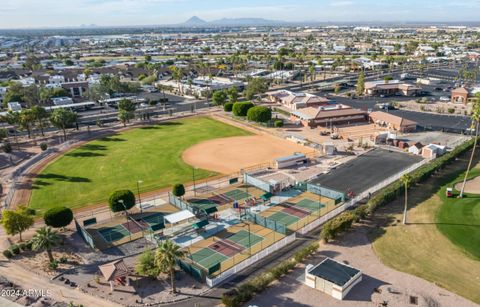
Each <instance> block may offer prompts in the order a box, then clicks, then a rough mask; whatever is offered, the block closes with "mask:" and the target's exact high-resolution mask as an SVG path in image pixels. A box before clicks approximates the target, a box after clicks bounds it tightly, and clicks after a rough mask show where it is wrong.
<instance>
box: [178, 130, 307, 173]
mask: <svg viewBox="0 0 480 307" xmlns="http://www.w3.org/2000/svg"><path fill="white" fill-rule="evenodd" d="M295 152H302V153H311V152H313V149H312V148H308V147H304V146H301V145H298V144H295V143H293V142H290V141H287V140H283V139H280V138H277V137H275V136H271V135H267V134H261V135H254V136H239V137H229V138H221V139H214V140H209V141H205V142H202V143H199V144H196V145H194V146H192V147H190V148H188V149H187V150H185V151H184V152H183V155H182V158H183V160H184V161H185V162H186V163H188V164H190V165H192V166H195V167H198V168H202V169H207V170H211V171H215V172H218V173H222V174H230V173H233V172H238V170H239V169H241V168H246V167H250V166H254V165H258V164H263V163H267V162H272V161H273V159H275V158H279V157H283V156H288V155H291V154H293V153H295Z"/></svg>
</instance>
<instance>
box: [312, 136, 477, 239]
mask: <svg viewBox="0 0 480 307" xmlns="http://www.w3.org/2000/svg"><path fill="white" fill-rule="evenodd" d="M473 143H474V140H473V139H472V140H469V141H467V142H464V143H463V144H461V145H459V146H457V147H456V148H455V149H453V150H452V151H451V152H448V153H446V154H444V155H443V156H441V157H439V158H437V159H435V160H433V161H431V162H430V163H428V164H425V165H423V166H421V167H419V168H418V169H416V170H415V171H413V172H412V173H410V176H411V178H412V184H414V183H418V182H422V181H424V180H426V179H428V178H429V177H430V176H431V175H432V174H433V173H435V172H436V171H438V170H440V169H442V168H443V167H445V166H446V165H447V164H449V163H451V162H452V161H454V160H455V159H456V158H457V157H458V156H459V155H461V154H463V153H464V152H466V151H467V150H469V149H470V148H472V146H473ZM403 192H404V185H403V183H402V182H401V181H400V180H397V181H395V182H393V183H391V184H390V185H388V186H387V187H385V188H383V189H382V190H381V192H379V193H377V194H375V195H374V196H373V197H372V198H370V200H369V201H368V202H367V204H366V205H362V206H359V207H357V208H356V209H355V210H353V211H347V212H343V213H342V214H340V215H338V216H337V217H335V218H333V219H331V220H329V221H328V222H326V223H325V224H324V225H323V228H322V232H321V233H320V238H321V239H323V240H325V241H329V240H333V239H334V238H335V237H336V236H337V235H338V234H340V233H342V232H344V231H346V230H348V229H349V228H350V227H351V226H352V224H353V222H358V221H359V220H361V219H362V218H365V217H366V216H367V215H368V214H372V213H373V212H375V211H376V210H377V209H378V208H379V207H381V206H384V205H386V204H388V203H389V202H391V201H392V200H394V199H395V198H396V197H397V196H398V195H401V194H402V193H403Z"/></svg>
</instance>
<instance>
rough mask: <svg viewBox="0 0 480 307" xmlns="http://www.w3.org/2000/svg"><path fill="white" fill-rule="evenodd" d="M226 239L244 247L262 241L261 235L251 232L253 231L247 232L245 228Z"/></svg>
mask: <svg viewBox="0 0 480 307" xmlns="http://www.w3.org/2000/svg"><path fill="white" fill-rule="evenodd" d="M227 239H228V240H230V241H232V242H235V243H238V244H240V245H242V246H243V247H246V248H248V247H250V246H253V245H255V244H257V243H258V242H261V241H263V238H262V237H260V236H257V235H256V234H253V233H249V232H248V231H245V230H240V231H239V232H237V233H236V234H234V235H232V236H230V237H228V238H227ZM249 245H250V246H249Z"/></svg>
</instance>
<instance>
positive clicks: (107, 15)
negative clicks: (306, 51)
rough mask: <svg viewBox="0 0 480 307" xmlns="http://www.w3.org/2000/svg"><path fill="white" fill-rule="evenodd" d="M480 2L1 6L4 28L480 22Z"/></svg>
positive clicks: (66, 1)
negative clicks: (250, 20) (253, 20)
mask: <svg viewBox="0 0 480 307" xmlns="http://www.w3.org/2000/svg"><path fill="white" fill-rule="evenodd" d="M479 9H480V0H0V28H29V27H58V26H78V25H81V24H97V25H155V24H157V25H158V24H169V23H180V22H183V21H185V20H186V19H188V18H190V17H191V16H193V15H197V16H198V17H200V18H202V19H205V20H213V19H219V18H223V17H227V18H235V17H262V18H268V19H278V20H286V21H480V19H479V15H478V12H479Z"/></svg>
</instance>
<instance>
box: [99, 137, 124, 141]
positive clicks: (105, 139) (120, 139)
mask: <svg viewBox="0 0 480 307" xmlns="http://www.w3.org/2000/svg"><path fill="white" fill-rule="evenodd" d="M99 140H100V141H102V142H125V141H126V139H122V138H119V137H112V136H106V137H103V138H100V139H99Z"/></svg>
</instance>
